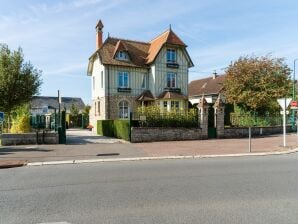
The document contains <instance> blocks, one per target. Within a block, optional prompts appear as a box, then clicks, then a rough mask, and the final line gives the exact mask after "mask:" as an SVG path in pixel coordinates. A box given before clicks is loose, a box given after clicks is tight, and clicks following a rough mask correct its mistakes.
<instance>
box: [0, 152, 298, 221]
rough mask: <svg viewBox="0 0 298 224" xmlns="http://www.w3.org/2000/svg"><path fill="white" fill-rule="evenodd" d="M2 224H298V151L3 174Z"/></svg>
mask: <svg viewBox="0 0 298 224" xmlns="http://www.w3.org/2000/svg"><path fill="white" fill-rule="evenodd" d="M0 183H1V185H0V223H1V224H10V223H26V224H27V223H34V224H36V223H61V224H62V223H63V224H66V223H72V224H74V223H77V224H81V223H83V224H85V223H86V224H88V223H112V224H113V223H130V224H131V223H150V224H151V223H163V224H165V223H169V224H175V223H187V224H188V223H220V224H225V223H226V224H231V223H237V224H238V223H249V224H251V223H254V224H256V223H260V224H266V223H270V224H271V223H282V224H284V223H286V224H289V223H295V224H296V223H298V154H290V155H283V156H266V157H246V158H244V157H242V158H212V159H196V160H193V159H192V160H160V161H141V162H112V163H97V164H80V165H56V166H45V167H22V168H15V169H6V170H0Z"/></svg>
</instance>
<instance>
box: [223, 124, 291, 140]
mask: <svg viewBox="0 0 298 224" xmlns="http://www.w3.org/2000/svg"><path fill="white" fill-rule="evenodd" d="M290 131H291V126H287V133H288V132H290ZM281 133H283V127H282V126H273V127H252V128H251V135H252V136H262V135H272V134H281ZM246 137H248V128H225V130H224V136H223V138H246Z"/></svg>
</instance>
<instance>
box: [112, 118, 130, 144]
mask: <svg viewBox="0 0 298 224" xmlns="http://www.w3.org/2000/svg"><path fill="white" fill-rule="evenodd" d="M113 130H114V136H115V137H116V138H121V139H124V140H126V141H130V130H129V121H128V120H114V128H113Z"/></svg>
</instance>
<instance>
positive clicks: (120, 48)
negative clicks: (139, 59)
mask: <svg viewBox="0 0 298 224" xmlns="http://www.w3.org/2000/svg"><path fill="white" fill-rule="evenodd" d="M119 51H125V52H127V53H128V49H127V47H126V46H125V43H124V41H121V40H118V42H117V44H116V46H115V50H114V54H113V57H114V58H115V56H116V54H117V52H119Z"/></svg>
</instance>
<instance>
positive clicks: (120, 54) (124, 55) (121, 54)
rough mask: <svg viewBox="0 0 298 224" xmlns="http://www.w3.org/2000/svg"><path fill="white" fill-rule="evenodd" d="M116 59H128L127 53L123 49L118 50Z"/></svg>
mask: <svg viewBox="0 0 298 224" xmlns="http://www.w3.org/2000/svg"><path fill="white" fill-rule="evenodd" d="M117 59H119V60H128V53H127V52H125V51H118V53H117Z"/></svg>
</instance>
